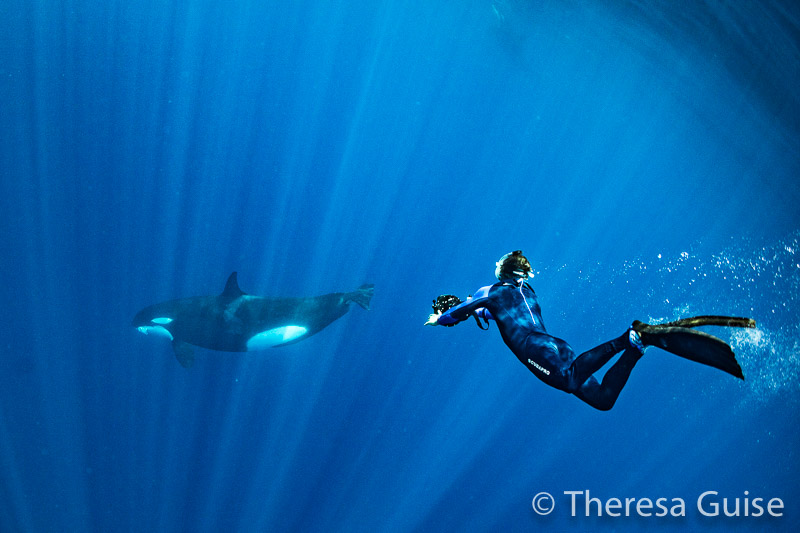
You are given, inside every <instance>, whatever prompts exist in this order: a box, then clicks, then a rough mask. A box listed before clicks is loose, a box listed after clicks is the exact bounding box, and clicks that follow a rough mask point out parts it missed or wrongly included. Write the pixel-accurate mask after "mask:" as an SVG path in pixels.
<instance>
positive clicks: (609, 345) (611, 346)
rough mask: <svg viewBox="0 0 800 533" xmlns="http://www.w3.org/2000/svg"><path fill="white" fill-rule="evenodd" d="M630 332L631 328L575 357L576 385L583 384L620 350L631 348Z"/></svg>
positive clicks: (573, 366)
mask: <svg viewBox="0 0 800 533" xmlns="http://www.w3.org/2000/svg"><path fill="white" fill-rule="evenodd" d="M629 332H630V330H628V331H626V332H625V333H623V334H622V335H620V336H619V337H617V338H616V339H613V340H610V341H608V342H604V343H603V344H601V345H600V346H596V347H594V348H592V349H591V350H589V351H588V352H583V353H582V354H580V355H579V356H578V357H577V358H576V359H575V361H573V363H572V382H573V383H574V384H575V386H576V387H579V386H581V385H582V384H583V383H584V382H585V381H586V380H587V379H589V377H591V375H592V374H594V373H595V372H597V371H598V370H600V369H601V368H602V367H603V366H604V365H605V364H606V363H608V362H609V361H610V360H611V359H612V358H613V357H614V356H615V355H617V354H618V353H619V352H621V351H622V350H625V349H627V348H631V343H630V341H629ZM637 353H638V350H637ZM609 372H610V370H609ZM626 379H627V378H626Z"/></svg>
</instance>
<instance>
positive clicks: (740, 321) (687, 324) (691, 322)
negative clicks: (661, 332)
mask: <svg viewBox="0 0 800 533" xmlns="http://www.w3.org/2000/svg"><path fill="white" fill-rule="evenodd" d="M659 325H660V326H676V327H680V328H696V327H698V326H728V327H731V328H754V327H756V321H755V320H753V319H752V318H742V317H738V316H719V315H701V316H693V317H689V318H681V319H679V320H675V321H673V322H666V323H664V324H659Z"/></svg>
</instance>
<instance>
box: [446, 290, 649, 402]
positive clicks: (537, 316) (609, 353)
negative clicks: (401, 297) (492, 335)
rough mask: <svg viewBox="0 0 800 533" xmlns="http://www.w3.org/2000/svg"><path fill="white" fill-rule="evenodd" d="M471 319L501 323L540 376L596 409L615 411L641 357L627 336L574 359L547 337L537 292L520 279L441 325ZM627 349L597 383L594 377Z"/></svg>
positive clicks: (484, 294) (480, 294) (483, 293)
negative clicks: (623, 389)
mask: <svg viewBox="0 0 800 533" xmlns="http://www.w3.org/2000/svg"><path fill="white" fill-rule="evenodd" d="M471 315H477V316H479V317H482V318H484V319H487V320H489V319H491V320H494V321H495V322H497V328H498V329H499V330H500V335H502V337H503V341H505V343H506V345H508V347H509V348H511V351H512V352H514V355H516V356H517V359H519V360H520V361H521V362H522V364H524V365H525V366H526V367H528V370H530V371H531V372H533V374H534V375H536V377H538V378H539V379H541V380H542V381H544V382H545V383H547V384H548V385H550V386H552V387H555V388H557V389H560V390H563V391H565V392H568V393H571V394H574V395H575V396H577V397H578V398H580V399H581V400H583V401H585V402H586V403H588V404H589V405H591V406H592V407H595V408H597V409H602V410H608V409H611V408H612V407H613V406H614V402H616V400H617V397H618V396H619V393H620V392H621V391H622V388H623V387H624V386H625V383H626V382H627V381H628V376H630V373H631V370H633V367H634V365H635V364H636V362H637V361H638V360H639V358H640V357H641V352H640V351H639V350H638V349H636V348H634V347H632V346H631V344H630V341H629V340H628V331H626V332H625V333H624V334H623V335H622V336H620V337H618V338H616V339H613V340H610V341H608V342H606V343H603V344H601V345H600V346H597V347H596V348H592V349H591V350H589V351H588V352H585V353H582V354H580V355H578V356H576V355H575V351H574V350H573V349H572V347H571V346H570V345H569V344H567V343H566V342H565V341H563V340H561V339H559V338H556V337H553V336H552V335H549V334H548V333H547V330H545V327H544V324H543V323H542V312H541V308H540V307H539V301H538V299H537V298H536V293H535V292H534V291H533V289H532V288H531V287H530V285H528V284H527V283H524V282H523V281H522V280H513V279H507V280H503V281H500V282H498V283H495V284H494V285H490V286H488V287H482V288H481V289H479V290H478V291H477V292H476V293H475V296H474V297H473V298H471V299H470V300H467V301H466V302H464V303H462V304H460V305H457V306H455V307H453V308H451V309H450V310H448V311H446V312H445V313H443V314H442V315H441V316H440V317H439V319H438V323H439V324H441V325H445V326H447V325H452V324H455V323H457V322H462V321H464V320H466V319H467V318H469V317H470V316H471ZM623 350H624V353H623V354H622V356H621V357H620V358H619V360H618V361H617V362H616V363H615V364H614V365H613V366H612V367H611V368H610V369H609V370H608V372H606V374H605V376H604V377H603V382H602V383H599V382H598V381H597V379H596V378H594V377H593V376H592V374H594V373H595V372H597V371H598V370H600V368H602V366H603V365H605V364H606V363H608V362H609V361H610V360H611V359H612V358H613V357H614V355H616V354H618V353H619V352H622V351H623Z"/></svg>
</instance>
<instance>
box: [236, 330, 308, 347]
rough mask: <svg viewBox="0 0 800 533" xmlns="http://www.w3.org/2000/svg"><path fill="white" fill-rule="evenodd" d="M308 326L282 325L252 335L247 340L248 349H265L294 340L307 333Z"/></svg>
mask: <svg viewBox="0 0 800 533" xmlns="http://www.w3.org/2000/svg"><path fill="white" fill-rule="evenodd" d="M307 331H308V328H305V327H303V326H281V327H279V328H273V329H268V330H267V331H262V332H261V333H257V334H255V335H253V336H252V337H250V339H248V341H247V350H248V351H253V350H264V349H266V348H272V347H273V346H280V345H281V344H286V343H287V342H291V341H293V340H296V339H299V338H300V337H302V336H303V335H305V334H306V332H307Z"/></svg>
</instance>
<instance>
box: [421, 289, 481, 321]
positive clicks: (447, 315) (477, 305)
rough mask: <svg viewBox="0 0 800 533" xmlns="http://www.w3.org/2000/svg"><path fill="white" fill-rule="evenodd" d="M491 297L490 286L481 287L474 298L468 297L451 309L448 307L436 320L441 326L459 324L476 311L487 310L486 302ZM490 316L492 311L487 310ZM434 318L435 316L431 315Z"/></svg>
mask: <svg viewBox="0 0 800 533" xmlns="http://www.w3.org/2000/svg"><path fill="white" fill-rule="evenodd" d="M488 299H489V287H481V288H480V289H478V291H477V292H476V293H475V296H473V297H472V298H468V299H467V301H466V302H464V303H462V304H459V305H457V306H455V307H453V308H451V309H448V310H447V311H445V312H444V313H442V314H441V315H439V316H438V317H437V319H436V322H437V324H438V325H440V326H450V325H453V324H457V323H458V322H463V321H464V320H466V319H468V318H469V317H470V315H472V314H473V313H475V312H480V311H481V310H485V307H484V306H485V305H486V302H487V301H488ZM485 312H486V314H487V315H489V317H491V316H492V315H491V313H489V312H488V310H487V311H485ZM431 318H433V316H431Z"/></svg>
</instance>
